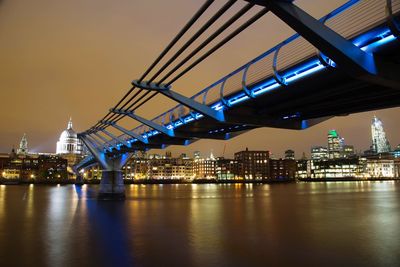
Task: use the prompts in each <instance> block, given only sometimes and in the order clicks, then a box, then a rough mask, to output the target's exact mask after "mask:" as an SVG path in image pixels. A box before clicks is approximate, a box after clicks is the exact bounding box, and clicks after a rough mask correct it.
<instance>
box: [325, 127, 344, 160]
mask: <svg viewBox="0 0 400 267" xmlns="http://www.w3.org/2000/svg"><path fill="white" fill-rule="evenodd" d="M343 146H344V139H343V138H341V137H340V136H339V134H338V133H337V131H336V130H330V131H329V132H328V156H329V159H338V158H341V157H342V155H343Z"/></svg>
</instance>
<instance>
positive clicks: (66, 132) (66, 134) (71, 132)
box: [60, 128, 78, 140]
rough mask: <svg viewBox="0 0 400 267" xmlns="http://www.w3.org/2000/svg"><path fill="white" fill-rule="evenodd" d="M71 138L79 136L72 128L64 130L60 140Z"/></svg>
mask: <svg viewBox="0 0 400 267" xmlns="http://www.w3.org/2000/svg"><path fill="white" fill-rule="evenodd" d="M70 138H73V139H76V138H78V135H77V133H76V132H75V131H74V130H73V129H72V128H71V129H66V130H64V131H63V132H62V133H61V135H60V140H67V139H70Z"/></svg>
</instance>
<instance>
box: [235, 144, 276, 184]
mask: <svg viewBox="0 0 400 267" xmlns="http://www.w3.org/2000/svg"><path fill="white" fill-rule="evenodd" d="M234 158H235V160H237V162H238V163H237V164H238V173H237V174H238V176H239V177H242V178H243V179H245V180H263V179H268V178H269V165H268V161H269V151H260V150H258V151H249V149H248V148H246V150H244V151H240V152H237V153H235V156H234Z"/></svg>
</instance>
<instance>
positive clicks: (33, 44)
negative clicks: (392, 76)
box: [0, 0, 400, 156]
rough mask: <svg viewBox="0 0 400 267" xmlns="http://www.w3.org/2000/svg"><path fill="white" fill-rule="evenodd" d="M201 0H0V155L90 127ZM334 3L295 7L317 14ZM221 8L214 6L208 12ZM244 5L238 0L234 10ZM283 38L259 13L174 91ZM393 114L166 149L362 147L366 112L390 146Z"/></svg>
mask: <svg viewBox="0 0 400 267" xmlns="http://www.w3.org/2000/svg"><path fill="white" fill-rule="evenodd" d="M203 2H204V1H195V0H190V1H188V0H170V1H165V0H152V1H133V0H119V1H110V0H69V1H62V0H35V1H32V0H3V1H1V0H0V62H1V64H0V99H1V104H0V111H1V112H0V121H1V122H2V123H1V131H0V151H1V152H9V151H10V150H11V147H12V146H13V145H17V144H18V142H19V140H20V138H21V136H22V135H23V133H26V134H27V136H28V142H29V147H30V149H31V150H33V151H35V152H55V149H56V141H57V139H58V138H59V135H60V133H61V132H62V130H63V129H65V128H66V125H67V122H68V119H69V117H70V116H71V117H72V119H73V122H74V128H75V130H77V131H78V132H79V131H83V130H85V129H87V128H89V127H90V126H92V125H93V124H94V123H95V122H97V120H99V119H100V118H102V117H103V116H104V115H105V113H106V112H107V110H108V109H109V108H110V107H112V106H114V105H115V104H116V102H117V101H118V100H119V99H120V98H121V97H122V96H123V95H124V93H125V92H126V91H127V90H128V89H129V88H130V81H131V80H133V79H137V78H139V76H140V75H141V74H142V73H143V72H144V71H145V69H146V68H147V67H148V66H149V65H150V64H151V63H152V62H153V60H154V59H155V58H156V57H157V56H158V54H159V53H160V52H161V51H162V49H163V48H164V47H165V46H166V45H167V44H168V43H169V41H170V40H171V39H172V38H173V37H174V36H175V34H176V33H177V32H178V31H179V30H180V29H181V28H182V27H183V25H184V24H185V23H186V22H187V21H188V20H189V19H190V17H191V16H192V15H193V14H194V12H195V11H196V10H197V9H198V8H199V7H200V6H201V4H202V3H203ZM344 2H346V1H344V0H341V1H339V0H329V1H328V0H326V1H305V0H304V1H296V3H297V4H298V5H299V6H300V7H302V8H304V9H305V10H307V11H308V12H309V13H310V14H312V15H313V16H315V17H317V18H319V17H321V16H322V15H324V14H326V13H328V12H329V11H331V10H333V9H334V8H336V7H338V6H339V5H341V4H343V3H344ZM223 3H224V1H216V4H215V6H214V8H213V9H211V10H214V11H215V10H216V9H217V8H218V7H220V6H221V5H222V4H223ZM244 4H245V2H244V1H239V3H238V4H237V7H241V6H243V5H244ZM237 9H238V8H236V9H233V11H234V10H237ZM255 11H256V10H255ZM207 14H208V15H210V13H207ZM230 14H232V12H228V14H227V16H229V15H230ZM202 21H204V20H202ZM214 29H215V28H214ZM292 34H293V31H292V30H291V29H289V28H288V27H287V26H286V25H284V24H283V23H282V22H280V21H279V20H278V19H277V18H276V17H274V16H273V15H272V14H268V15H267V16H265V17H264V18H262V19H261V20H259V21H258V22H256V23H255V24H254V25H253V26H251V27H250V28H249V29H247V30H246V31H245V32H244V33H242V34H241V35H239V36H238V37H237V38H235V39H234V40H233V41H231V42H230V43H229V44H228V45H227V46H226V47H224V48H223V49H222V50H220V51H218V52H217V53H215V54H214V55H213V56H212V57H211V58H209V59H207V60H206V61H205V62H203V63H202V64H201V65H200V66H199V67H197V68H196V69H195V70H194V71H191V72H190V73H189V74H188V75H186V76H185V77H184V78H183V79H182V80H181V81H179V82H177V83H176V84H174V89H175V90H176V91H179V92H181V93H183V94H185V95H187V96H191V95H193V94H194V93H196V92H198V91H200V90H202V89H203V88H205V87H206V86H207V85H209V84H211V83H213V82H214V81H216V80H217V79H219V78H220V77H222V76H224V75H226V74H228V73H229V72H230V71H232V70H234V69H236V68H237V67H239V66H241V65H243V64H244V63H246V62H247V61H249V60H250V59H252V58H254V57H256V56H258V55H259V54H261V53H262V52H264V51H266V50H268V49H269V48H271V47H272V46H274V45H276V44H277V43H278V42H281V41H283V40H284V39H286V38H287V37H289V36H290V35H292ZM218 40H220V39H218ZM174 105H175V103H173V102H172V101H170V100H167V99H166V98H165V97H163V96H157V97H156V98H154V99H153V101H152V102H149V103H148V104H147V105H146V106H145V107H144V108H143V109H142V110H140V112H138V114H140V115H142V116H145V117H147V118H153V117H155V116H156V115H158V114H159V113H161V112H163V111H165V110H166V109H167V108H170V107H172V106H174ZM399 111H400V110H399V109H398V108H396V109H389V110H379V111H375V112H368V113H360V114H353V115H350V116H347V117H338V118H334V119H331V120H329V121H326V122H324V123H322V124H319V125H317V126H314V127H312V128H310V129H307V130H304V131H290V130H278V129H269V128H263V129H257V130H253V131H251V132H248V133H246V134H243V135H241V136H239V137H236V138H234V139H232V140H230V141H210V140H202V141H199V142H196V143H194V144H193V145H191V146H188V147H176V146H174V147H170V148H169V149H170V150H172V152H173V153H174V154H175V155H177V154H178V153H180V152H186V153H191V152H192V151H194V150H200V151H202V152H203V153H209V152H210V151H211V149H213V151H214V154H215V155H216V156H219V155H221V153H222V151H223V149H224V146H225V147H226V151H225V156H231V155H232V154H233V153H234V152H235V151H239V150H242V149H244V148H245V147H246V146H247V147H249V149H262V150H270V151H272V152H273V153H274V154H276V155H278V156H280V155H281V154H282V152H283V151H284V150H285V149H288V148H292V149H294V150H295V151H296V153H297V156H300V155H301V153H302V152H303V151H305V152H307V153H308V152H309V150H310V146H311V145H325V144H326V135H327V132H328V130H329V129H337V130H338V132H339V134H340V135H342V136H343V137H344V138H345V141H346V143H347V144H354V145H355V148H356V150H365V149H367V148H368V147H369V145H370V143H371V141H370V139H371V137H370V123H371V119H372V116H373V115H374V114H376V115H377V116H378V117H379V118H381V119H382V120H383V123H384V126H385V130H386V133H387V136H388V138H389V141H390V142H391V144H392V147H393V146H396V145H397V144H398V143H400V135H399V130H400V125H399V123H398V115H399ZM124 125H125V126H127V127H128V126H129V128H133V127H134V126H135V125H136V124H135V123H134V122H133V121H125V122H124Z"/></svg>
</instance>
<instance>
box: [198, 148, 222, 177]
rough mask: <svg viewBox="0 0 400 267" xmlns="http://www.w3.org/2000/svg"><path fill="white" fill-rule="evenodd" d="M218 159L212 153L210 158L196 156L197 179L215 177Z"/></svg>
mask: <svg viewBox="0 0 400 267" xmlns="http://www.w3.org/2000/svg"><path fill="white" fill-rule="evenodd" d="M216 163H217V162H216V160H215V158H214V156H213V154H212V153H211V155H210V157H209V158H206V159H203V158H195V159H194V161H193V174H194V178H195V179H215V178H216V165H217V164H216Z"/></svg>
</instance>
